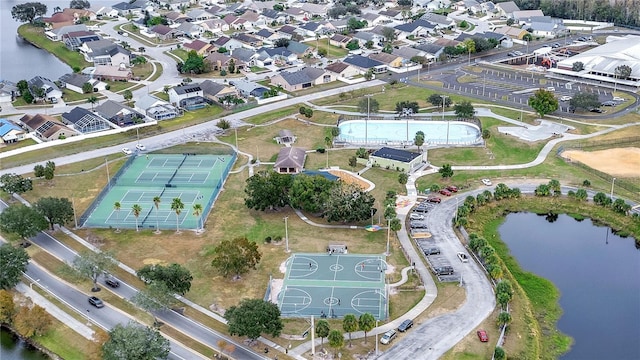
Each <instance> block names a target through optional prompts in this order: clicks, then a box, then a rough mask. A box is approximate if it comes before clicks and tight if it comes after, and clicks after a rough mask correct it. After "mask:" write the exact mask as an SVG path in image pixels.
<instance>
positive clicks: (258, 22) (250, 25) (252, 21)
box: [239, 11, 267, 29]
mask: <svg viewBox="0 0 640 360" xmlns="http://www.w3.org/2000/svg"><path fill="white" fill-rule="evenodd" d="M239 18H240V19H242V20H244V28H245V29H255V28H258V27H263V26H265V25H266V24H267V21H266V20H265V19H264V18H263V17H261V16H260V14H258V13H256V12H254V11H245V13H244V14H242V15H240V16H239Z"/></svg>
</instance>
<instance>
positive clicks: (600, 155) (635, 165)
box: [562, 147, 640, 177]
mask: <svg viewBox="0 0 640 360" xmlns="http://www.w3.org/2000/svg"><path fill="white" fill-rule="evenodd" d="M562 157H564V158H567V159H570V160H575V161H579V162H581V163H583V164H585V165H587V166H590V167H592V168H594V169H596V170H600V171H602V172H604V173H607V174H610V175H612V176H619V177H640V148H635V147H629V148H616V149H607V150H599V151H579V150H567V151H565V152H563V153H562Z"/></svg>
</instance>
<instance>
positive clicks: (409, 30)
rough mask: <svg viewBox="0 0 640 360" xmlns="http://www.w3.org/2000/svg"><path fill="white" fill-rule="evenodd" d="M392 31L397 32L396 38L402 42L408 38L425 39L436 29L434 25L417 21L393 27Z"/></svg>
mask: <svg viewBox="0 0 640 360" xmlns="http://www.w3.org/2000/svg"><path fill="white" fill-rule="evenodd" d="M394 29H396V30H397V31H398V35H397V38H398V39H399V40H402V39H406V38H409V37H414V38H416V37H426V36H428V35H429V34H430V33H432V32H433V31H434V30H435V29H436V25H434V24H432V23H430V22H428V21H425V20H423V19H418V20H415V21H412V22H410V23H406V24H401V25H398V26H396V27H394Z"/></svg>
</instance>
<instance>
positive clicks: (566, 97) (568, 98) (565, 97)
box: [560, 95, 572, 101]
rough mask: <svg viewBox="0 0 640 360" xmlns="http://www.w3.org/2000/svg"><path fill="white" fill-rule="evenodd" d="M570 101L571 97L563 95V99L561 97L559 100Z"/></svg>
mask: <svg viewBox="0 0 640 360" xmlns="http://www.w3.org/2000/svg"><path fill="white" fill-rule="evenodd" d="M571 99H572V98H571V96H569V95H565V96H563V97H561V98H560V101H569V100H571Z"/></svg>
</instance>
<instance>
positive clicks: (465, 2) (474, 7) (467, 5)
mask: <svg viewBox="0 0 640 360" xmlns="http://www.w3.org/2000/svg"><path fill="white" fill-rule="evenodd" d="M461 3H462V5H461V6H458V10H460V9H461V8H462V9H465V10H467V11H469V10H471V12H472V13H474V14H475V13H479V12H482V6H480V3H479V2H477V1H476V0H462V1H461Z"/></svg>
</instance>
